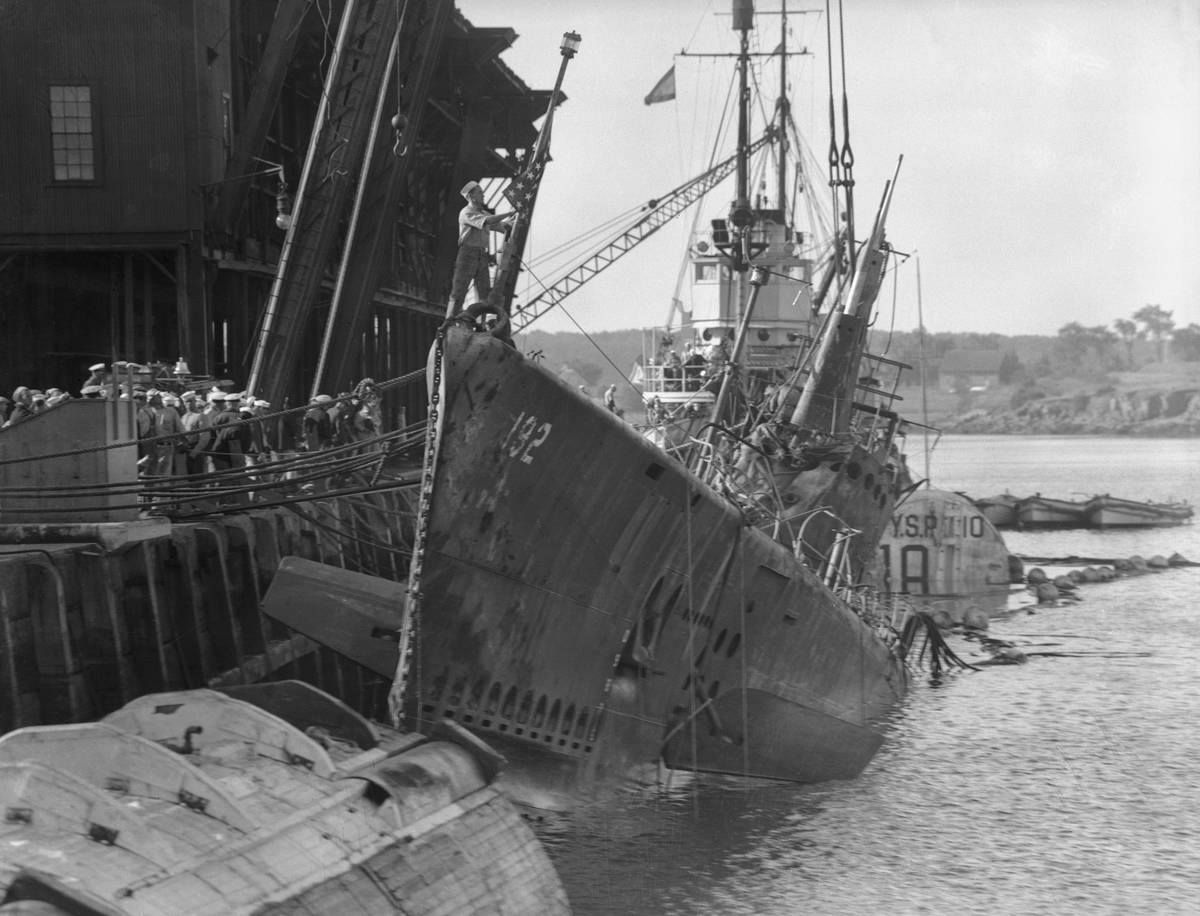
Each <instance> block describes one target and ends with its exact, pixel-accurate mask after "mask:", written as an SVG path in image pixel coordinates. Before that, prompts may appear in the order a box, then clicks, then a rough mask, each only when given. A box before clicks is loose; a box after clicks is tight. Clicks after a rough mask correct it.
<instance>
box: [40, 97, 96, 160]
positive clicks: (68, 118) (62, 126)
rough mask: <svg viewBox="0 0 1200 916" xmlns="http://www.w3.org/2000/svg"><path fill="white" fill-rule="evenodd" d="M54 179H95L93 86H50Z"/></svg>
mask: <svg viewBox="0 0 1200 916" xmlns="http://www.w3.org/2000/svg"><path fill="white" fill-rule="evenodd" d="M50 137H51V140H52V143H53V149H54V180H55V181H95V180H96V145H95V143H96V141H95V130H94V124H93V121H92V87H91V86H51V87H50Z"/></svg>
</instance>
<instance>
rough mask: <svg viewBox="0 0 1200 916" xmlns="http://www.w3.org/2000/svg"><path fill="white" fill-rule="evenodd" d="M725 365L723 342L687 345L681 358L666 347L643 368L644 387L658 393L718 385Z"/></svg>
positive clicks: (724, 346)
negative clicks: (646, 386) (645, 368)
mask: <svg viewBox="0 0 1200 916" xmlns="http://www.w3.org/2000/svg"><path fill="white" fill-rule="evenodd" d="M668 340H669V338H668ZM728 362H729V350H728V345H727V344H726V342H725V340H724V339H719V340H713V341H711V342H709V343H707V344H705V343H702V342H699V341H697V342H696V343H692V342H688V343H687V344H685V345H684V347H683V355H682V356H681V355H680V354H679V352H678V351H677V350H672V349H669V344H667V345H665V346H663V347H662V348H660V350H659V352H658V354H656V356H655V357H654V358H652V359H651V360H650V364H649V365H648V366H647V382H648V386H649V387H652V388H659V390H662V391H702V390H704V389H705V388H709V387H713V386H715V385H718V384H719V383H720V378H721V373H722V372H723V371H724V369H725V364H726V363H728Z"/></svg>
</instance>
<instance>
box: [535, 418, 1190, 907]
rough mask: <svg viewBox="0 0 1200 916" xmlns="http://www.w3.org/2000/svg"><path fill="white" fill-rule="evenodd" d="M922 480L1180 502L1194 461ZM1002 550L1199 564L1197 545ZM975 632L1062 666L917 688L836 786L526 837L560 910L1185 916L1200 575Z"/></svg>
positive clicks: (1103, 538)
mask: <svg viewBox="0 0 1200 916" xmlns="http://www.w3.org/2000/svg"><path fill="white" fill-rule="evenodd" d="M914 466H916V465H915V464H914ZM933 470H934V479H935V481H936V482H937V484H938V485H939V486H941V487H945V488H948V489H958V490H963V491H965V492H967V493H969V494H971V495H975V496H983V495H991V494H992V493H996V492H1000V491H1003V490H1004V489H1006V488H1007V489H1010V490H1011V491H1012V492H1014V493H1018V494H1024V493H1029V492H1034V491H1041V492H1042V493H1044V494H1046V495H1050V496H1062V497H1071V495H1072V494H1079V493H1082V494H1086V495H1090V494H1092V493H1096V492H1111V493H1112V494H1113V495H1117V496H1124V497H1129V498H1134V499H1142V498H1156V499H1168V498H1174V499H1179V498H1186V499H1188V500H1189V501H1190V502H1192V503H1193V504H1196V503H1197V502H1200V441H1192V440H1186V441H1150V442H1148V441H1144V440H1126V439H1105V438H1072V439H1053V438H1006V437H952V438H949V439H947V440H944V441H943V442H942V443H941V445H940V446H939V448H938V450H937V451H936V452H935V454H934V458H933ZM1006 540H1007V541H1008V544H1009V548H1010V550H1012V551H1013V552H1015V553H1019V554H1025V555H1035V556H1064V555H1067V554H1077V555H1086V556H1095V557H1121V556H1130V555H1132V554H1135V553H1137V554H1141V555H1143V556H1151V555H1153V554H1163V555H1169V554H1171V553H1174V552H1179V553H1182V554H1183V555H1185V556H1187V557H1189V558H1191V559H1196V560H1200V524H1197V525H1191V526H1186V527H1183V528H1172V529H1157V530H1150V531H1135V532H1130V531H1126V532H1105V533H1096V532H1082V531H1081V532H1043V533H1013V534H1010V535H1007V536H1006ZM992 635H993V636H998V637H1002V638H1007V639H1011V640H1013V641H1014V642H1018V643H1021V644H1023V646H1024V648H1025V649H1026V651H1028V652H1030V653H1037V652H1042V653H1063V654H1062V655H1033V656H1032V657H1031V659H1030V662H1029V663H1028V664H1026V665H1023V666H1014V667H991V668H984V669H982V670H980V671H979V672H977V673H970V672H966V673H962V674H959V675H956V676H953V677H951V678H949V679H947V680H945V681H943V682H942V683H941V684H940V685H936V686H934V685H930V684H928V683H925V682H922V683H918V684H917V685H915V686H914V688H913V690H912V691H911V692H910V694H909V696H908V698H907V700H906V701H905V703H904V705H903V707H902V708H901V709H899V710H898V712H897V714H896V715H895V717H894V720H893V722H892V723H891V725H890V729H889V734H888V738H887V741H886V743H885V744H884V746H883V749H882V750H881V751H880V753H879V754H878V756H877V757H876V758H875V760H874V761H873V762H872V763H871V765H870V766H869V767H868V768H867V770H866V772H865V773H864V774H863V775H862V776H861V777H859V778H858V779H856V780H852V781H847V782H838V783H828V784H824V785H820V786H801V787H795V786H781V785H764V784H747V783H745V782H738V781H722V780H718V779H700V780H697V781H695V782H692V781H689V780H687V779H685V778H681V777H677V778H676V779H675V780H674V784H673V785H672V786H671V787H670V788H669V789H667V790H651V789H647V790H643V791H640V792H630V793H628V794H627V795H625V796H622V797H620V798H618V799H615V800H611V801H609V802H608V803H606V804H605V805H603V806H597V807H595V808H592V809H589V810H583V811H577V812H574V813H572V814H570V815H564V816H560V817H558V818H555V819H549V820H547V821H545V822H544V823H542V824H541V825H540V827H541V833H542V835H543V837H544V839H545V840H546V841H547V844H548V847H549V849H550V852H551V855H552V856H553V857H554V859H555V861H556V863H557V864H558V866H559V869H560V873H561V874H562V876H563V879H564V882H565V883H566V885H567V890H568V893H569V894H570V896H571V900H572V903H573V905H574V907H575V911H576V912H577V913H580V914H625V913H639V914H641V913H645V914H659V913H670V914H693V913H712V914H725V913H729V914H793V913H801V912H803V913H816V914H838V916H847V914H857V913H866V914H873V913H939V914H940V913H951V912H969V913H1001V914H1064V913H1067V914H1069V913H1089V914H1091V913H1148V914H1150V913H1154V914H1157V913H1193V912H1200V724H1198V723H1200V675H1198V667H1200V666H1198V660H1200V569H1176V570H1170V571H1167V572H1163V573H1159V574H1155V575H1150V576H1145V577H1140V578H1135V579H1123V580H1119V581H1116V582H1112V583H1104V584H1096V585H1092V586H1085V591H1084V594H1083V600H1082V602H1080V603H1078V604H1075V605H1071V606H1066V607H1055V608H1044V609H1038V610H1036V613H1032V614H1031V613H1027V612H1022V613H1019V614H1017V615H1015V616H1013V617H1011V618H1009V619H1006V620H998V621H994V622H993V625H992ZM958 647H959V648H961V649H963V650H964V651H970V650H971V648H972V647H971V646H970V645H969V644H965V643H959V644H958Z"/></svg>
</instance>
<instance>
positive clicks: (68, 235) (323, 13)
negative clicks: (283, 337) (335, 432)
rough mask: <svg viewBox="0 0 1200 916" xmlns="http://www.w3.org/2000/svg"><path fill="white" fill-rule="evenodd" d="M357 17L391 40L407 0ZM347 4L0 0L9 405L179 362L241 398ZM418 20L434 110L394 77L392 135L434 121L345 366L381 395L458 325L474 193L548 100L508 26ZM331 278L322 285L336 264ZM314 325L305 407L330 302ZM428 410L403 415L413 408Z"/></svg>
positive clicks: (295, 386) (438, 13)
mask: <svg viewBox="0 0 1200 916" xmlns="http://www.w3.org/2000/svg"><path fill="white" fill-rule="evenodd" d="M357 3H358V5H359V6H360V7H362V6H364V5H365V6H368V7H371V8H372V9H371V13H372V15H374V16H376V17H377V20H378V21H379V22H381V23H388V22H390V23H391V24H392V27H393V30H394V26H395V23H397V22H400V21H401V20H400V19H399V18H398V17H399V15H400V7H401V2H400V0H357ZM349 5H350V0H334V2H333V3H332V4H331V5H330V4H312V3H301V2H298V0H280V2H278V3H277V2H276V0H120V2H105V3H94V2H86V0H15V2H11V3H4V4H3V5H2V6H0V87H2V88H0V93H2V98H3V105H0V391H4V392H6V393H7V392H8V391H11V390H12V389H13V388H14V387H16V386H17V385H30V386H36V387H40V388H46V387H49V386H57V387H61V388H66V389H70V390H73V391H75V390H78V386H79V385H80V384H81V383H82V380H83V378H84V377H85V376H86V374H87V373H86V368H87V366H88V365H89V364H91V363H94V362H109V361H115V360H129V361H133V362H138V363H150V362H155V361H158V362H164V363H167V362H169V363H174V362H175V361H176V360H177V359H179V358H181V357H182V358H183V359H184V360H185V361H187V363H188V365H189V367H190V368H191V370H192V372H194V373H210V374H212V375H214V376H216V377H218V378H229V379H231V380H233V382H234V383H235V384H236V385H241V384H242V383H244V380H245V379H246V378H247V372H248V366H249V363H250V359H251V355H252V352H253V349H254V346H255V341H256V337H257V332H256V329H257V327H258V324H259V322H260V321H261V317H262V314H263V308H264V303H265V301H266V299H267V297H268V293H269V291H270V289H271V286H272V282H273V279H274V277H275V274H276V265H277V261H278V259H279V252H280V248H281V245H282V244H283V240H284V229H282V228H280V224H284V225H286V222H287V212H288V209H289V207H290V195H291V194H292V193H293V192H294V191H295V189H296V185H297V182H298V180H299V177H300V174H301V169H302V167H303V165H304V160H305V154H306V150H307V149H308V147H309V140H310V137H311V135H312V132H313V125H314V120H315V117H316V114H317V111H318V107H319V103H320V100H321V94H322V86H323V85H324V81H325V79H326V77H327V73H326V70H327V69H328V68H329V67H330V58H331V49H332V47H333V45H334V42H335V40H336V37H337V30H338V28H339V24H340V23H339V19H340V16H341V14H342V12H343V10H345V9H346V8H347V7H348V6H349ZM403 6H404V7H405V9H406V10H407V8H408V7H410V6H413V7H417V8H419V12H421V17H420V20H419V21H416V20H413V21H410V20H408V19H406V20H404V22H405V26H406V28H409V29H410V30H412V29H425V30H426V31H431V30H433V31H436V34H429V35H422V36H421V40H422V42H424V44H423V45H422V47H425V48H430V49H433V50H434V52H435V54H434V55H431V56H430V64H429V67H428V73H427V76H428V79H427V80H426V81H425V82H424V83H423V84H422V85H424V86H425V87H427V88H426V90H425V91H424V92H423V93H421V94H420V97H411V96H412V93H411V92H410V97H409V98H407V99H404V98H402V93H401V92H400V89H399V85H400V84H401V82H402V81H403V80H404V74H403V73H401V75H400V76H397V75H395V71H388V72H389V74H390V78H391V79H392V80H395V81H396V83H397V90H396V95H397V99H398V101H397V105H403V106H405V108H404V110H400V111H399V112H396V111H392V112H387V113H385V115H384V118H382V119H381V120H383V121H385V122H390V121H391V118H392V116H393V115H394V114H396V113H399V114H400V115H401V116H402V122H403V120H404V119H412V118H414V117H419V124H420V128H419V133H418V134H417V142H416V143H415V144H412V145H411V147H410V148H409V149H407V150H406V151H405V155H406V157H407V158H406V160H405V163H404V166H405V168H404V173H403V174H404V182H403V187H402V189H401V192H400V194H399V199H398V204H397V205H396V206H395V207H394V209H392V210H389V212H388V214H387V219H386V225H387V227H388V228H389V229H390V230H391V239H390V242H391V244H390V249H389V256H388V261H387V263H385V264H383V265H382V268H381V269H380V270H379V271H377V273H378V274H379V276H378V285H377V286H373V287H372V288H374V289H376V292H375V293H374V296H373V302H372V303H371V304H370V305H369V306H365V307H364V314H362V315H360V316H358V322H359V323H358V325H357V327H361V328H362V333H361V334H360V335H359V339H358V340H357V341H356V342H354V346H355V347H357V352H356V353H355V354H351V358H349V359H343V361H342V362H343V364H351V365H353V367H354V368H355V370H356V372H357V374H358V377H363V376H371V377H373V378H375V379H377V380H384V379H389V378H394V377H396V376H398V375H400V374H401V373H402V372H403V371H406V370H411V369H414V368H417V367H419V366H420V365H422V364H423V362H424V359H425V355H426V352H427V350H428V346H429V344H430V341H431V340H432V336H433V333H434V329H435V328H436V326H437V324H438V323H439V322H440V320H441V317H442V315H443V314H444V303H445V301H446V297H447V291H448V287H449V279H450V273H451V270H452V264H453V258H454V251H455V247H456V244H457V239H456V232H455V216H456V214H457V211H458V209H459V207H460V205H461V199H460V198H459V196H458V188H459V187H461V185H462V183H463V182H464V181H465V180H466V179H468V178H476V179H483V180H485V179H487V178H504V177H509V176H511V175H512V174H514V173H515V171H516V169H517V168H518V166H519V165H520V163H521V161H522V158H523V157H524V156H525V155H526V154H527V153H528V150H529V147H530V145H531V144H532V142H533V140H534V139H535V137H536V131H535V129H534V126H533V122H534V120H535V119H536V118H538V117H540V115H541V114H543V113H544V111H545V108H546V104H547V103H548V101H549V92H547V91H541V92H535V91H532V90H530V89H529V88H528V87H527V86H526V85H525V84H524V83H523V82H522V81H521V80H520V79H519V78H518V77H517V76H516V74H514V73H513V72H512V71H511V70H510V69H509V68H508V67H506V66H505V65H504V64H503V63H502V62H501V61H500V60H499V54H500V53H501V52H502V51H503V50H504V49H505V48H507V47H508V46H509V45H510V44H511V43H512V42H513V41H514V40H515V38H516V34H515V33H514V32H513V31H512V30H511V29H509V28H503V27H501V28H477V27H475V26H474V25H472V24H471V23H470V22H468V21H467V20H466V19H465V18H464V17H463V16H462V15H461V14H460V13H459V12H458V11H457V10H456V9H454V8H453V6H452V5H451V4H450V0H426V2H425V3H424V4H420V3H411V4H410V3H405V4H403ZM406 15H407V14H406ZM326 19H328V21H326ZM410 37H411V36H410ZM402 38H403V36H402ZM402 38H401V39H398V40H402ZM387 45H388V42H387V41H383V42H382V45H381V46H382V47H384V48H386V47H387ZM549 53H551V54H552V53H553V51H552V50H551V51H550V52H549ZM398 59H399V60H400V61H401V63H400V64H399V65H398V66H399V67H400V68H402V67H403V61H404V59H405V58H403V57H401V58H398ZM413 84H414V83H413V81H411V80H410V81H409V82H408V83H405V85H406V86H411V85H413ZM402 122H401V123H402ZM383 126H384V132H385V133H386V135H387V138H388V142H390V137H391V134H392V129H391V124H390V123H385V124H384V125H383ZM281 179H282V183H281ZM281 215H282V216H283V217H284V218H283V219H277V218H278V217H280V216H281ZM323 269H324V271H325V274H326V276H325V277H324V278H323V280H322V281H321V283H320V284H319V285H321V286H323V287H324V288H325V289H328V288H329V286H330V284H331V280H332V276H333V275H332V269H333V264H332V263H331V264H328V265H325V267H324V268H323ZM311 318H312V320H311V322H310V324H311V325H312V326H311V327H306V328H304V329H303V343H302V348H301V354H302V355H301V358H300V359H299V360H298V369H297V372H296V376H295V378H294V380H293V381H292V382H291V383H290V388H289V390H288V391H287V398H288V399H289V400H290V401H291V402H292V403H302V402H303V401H302V399H306V398H307V395H308V393H309V386H310V385H311V384H312V371H311V365H312V363H313V362H314V361H315V356H316V351H317V348H318V346H319V345H320V337H321V334H320V324H321V319H322V301H321V297H320V296H318V301H317V302H316V304H315V309H314V310H313V313H312V316H311ZM353 381H354V379H352V378H345V377H342V378H336V379H333V378H331V379H330V384H331V386H336V387H339V388H340V387H348V386H349V385H350V384H352V382H353ZM423 397H424V395H423V394H422V393H418V392H415V391H414V392H412V393H411V394H410V395H408V396H407V400H408V401H409V402H411V403H407V404H405V403H393V404H391V405H389V409H390V410H391V411H392V412H394V413H398V412H399V410H400V409H402V408H407V410H408V412H409V415H410V416H411V415H413V414H414V413H417V414H419V413H420V412H422V411H423V408H424V404H423ZM277 406H278V405H277Z"/></svg>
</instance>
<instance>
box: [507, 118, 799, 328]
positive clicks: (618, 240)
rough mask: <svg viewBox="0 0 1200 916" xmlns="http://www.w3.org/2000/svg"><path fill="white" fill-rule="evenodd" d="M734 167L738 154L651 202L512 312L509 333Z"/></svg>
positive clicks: (768, 136)
mask: <svg viewBox="0 0 1200 916" xmlns="http://www.w3.org/2000/svg"><path fill="white" fill-rule="evenodd" d="M775 133H776V128H775V126H774V125H771V126H770V127H768V128H767V130H766V132H765V133H764V134H763V135H762V136H761V137H759V138H758V139H757V140H755V141H754V142H753V143H752V144H750V148H749V150H748V151H747V155H753V154H754V153H756V152H758V150H760V149H762V148H763V147H764V146H765V145H766V144H768V143H770V142H772V141H773V140H774V139H775ZM737 163H738V154H736V153H735V154H734V155H732V156H730V157H729V158H728V159H725V160H723V161H721V162H718V163H717V164H716V165H714V166H713V167H712V168H710V169H709V170H708V171H706V172H703V173H701V174H700V175H697V176H696V177H695V178H693V179H691V180H690V181H687V182H684V183H683V184H681V185H680V186H679V187H677V188H675V189H674V190H672V191H670V192H668V193H667V194H666V195H664V196H663V197H660V198H657V199H656V200H653V201H651V203H650V205H649V208H648V209H647V210H646V211H644V212H642V213H641V214H640V216H639V217H638V220H637V222H636V223H634V224H633V225H632V226H630V227H629V228H628V229H624V230H622V231H621V232H620V233H618V234H617V235H616V236H615V237H613V238H611V239H609V240H608V241H607V242H604V243H603V244H602V245H601V246H600V247H599V248H597V249H596V250H595V251H594V252H592V253H591V254H590V255H588V256H587V257H586V258H584V260H583V261H582V262H580V263H579V264H577V265H576V266H575V267H573V268H572V269H571V270H570V271H568V272H567V273H566V274H564V275H563V276H562V277H560V278H559V279H558V280H556V281H555V282H554V283H552V284H551V285H550V286H548V287H546V288H545V289H544V290H542V291H541V292H540V293H538V294H537V295H536V296H533V297H532V298H531V299H530V300H529V301H528V302H526V303H525V304H524V305H523V306H521V307H520V308H519V309H516V310H515V311H514V313H513V316H512V326H513V331H523V330H525V328H526V327H528V326H529V325H530V324H532V323H533V322H534V321H536V320H537V319H538V318H540V317H541V316H542V315H544V314H546V312H548V311H550V310H551V309H552V308H554V307H555V306H556V305H558V304H559V303H560V302H562V300H563V299H565V298H566V297H567V296H569V295H571V293H573V292H575V290H577V289H579V287H581V286H582V285H583V284H584V283H586V282H587V281H588V280H590V279H592V277H594V276H596V274H598V273H600V271H602V270H604V269H605V268H606V267H609V266H610V265H612V264H613V263H614V262H615V261H617V260H618V259H619V258H620V257H621V256H622V255H624V254H627V253H628V252H630V251H632V250H633V249H634V248H636V247H637V246H638V245H640V244H641V243H642V242H644V241H645V240H646V239H648V238H649V237H650V236H651V235H653V234H654V233H655V232H657V231H658V230H659V229H660V228H662V226H664V225H665V224H666V223H668V222H670V221H671V220H673V219H674V218H675V217H677V216H678V215H679V214H680V213H682V212H683V211H684V210H686V209H687V208H688V207H690V206H691V205H692V204H694V203H695V202H696V201H698V200H699V199H700V198H702V197H703V196H704V195H705V194H707V193H708V192H709V191H711V190H712V189H713V188H715V187H716V186H717V185H719V184H720V183H721V182H722V181H724V180H725V179H726V178H727V177H729V175H730V174H731V173H732V172H733V170H734V169H735V168H736V167H737Z"/></svg>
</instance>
